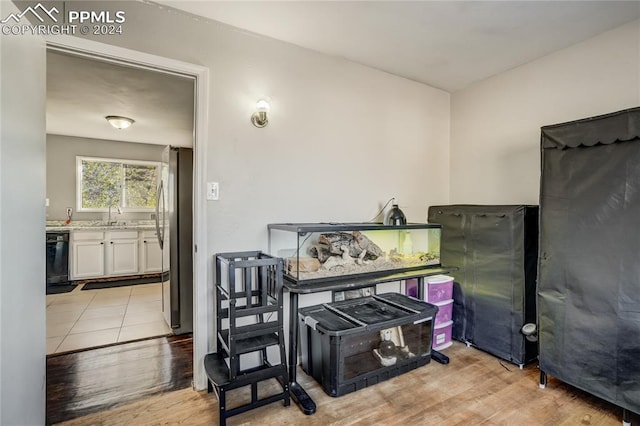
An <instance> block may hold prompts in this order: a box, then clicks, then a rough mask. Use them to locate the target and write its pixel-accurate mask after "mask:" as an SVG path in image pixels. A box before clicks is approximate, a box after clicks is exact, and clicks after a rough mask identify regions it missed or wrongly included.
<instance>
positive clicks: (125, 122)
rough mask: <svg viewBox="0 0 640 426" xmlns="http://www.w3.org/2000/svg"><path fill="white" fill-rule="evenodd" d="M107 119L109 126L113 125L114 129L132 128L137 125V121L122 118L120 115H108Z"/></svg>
mask: <svg viewBox="0 0 640 426" xmlns="http://www.w3.org/2000/svg"><path fill="white" fill-rule="evenodd" d="M105 118H106V119H107V121H108V122H109V124H111V125H112V126H113V127H115V128H116V129H118V130H122V129H126V128H127V127H131V125H132V124H133V123H135V121H134V120H132V119H131V118H129V117H121V116H119V115H107V116H106V117H105Z"/></svg>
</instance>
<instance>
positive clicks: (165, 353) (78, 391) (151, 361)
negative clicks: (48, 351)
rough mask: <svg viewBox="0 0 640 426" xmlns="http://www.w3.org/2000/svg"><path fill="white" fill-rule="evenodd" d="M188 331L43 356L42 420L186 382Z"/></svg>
mask: <svg viewBox="0 0 640 426" xmlns="http://www.w3.org/2000/svg"><path fill="white" fill-rule="evenodd" d="M192 380H193V339H192V335H191V334H188V335H183V336H169V337H160V338H154V339H148V340H142V341H138V342H131V343H125V344H122V345H115V346H109V347H105V348H99V349H93V350H88V351H82V352H75V353H70V354H61V355H54V356H50V357H48V358H47V424H49V425H50V424H54V423H60V422H63V421H65V420H70V419H74V418H77V417H81V416H85V415H87V414H91V413H96V412H99V411H103V410H107V409H109V408H113V407H117V406H120V405H123V404H127V403H131V402H134V401H136V400H139V399H143V398H147V397H149V396H153V395H157V394H161V393H164V392H169V391H175V390H180V389H184V388H189V387H191V383H192Z"/></svg>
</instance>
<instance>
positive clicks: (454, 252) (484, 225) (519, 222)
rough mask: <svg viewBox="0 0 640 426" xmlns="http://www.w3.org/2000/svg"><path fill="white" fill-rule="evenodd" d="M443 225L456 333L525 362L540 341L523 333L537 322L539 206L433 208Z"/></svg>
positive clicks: (443, 257)
mask: <svg viewBox="0 0 640 426" xmlns="http://www.w3.org/2000/svg"><path fill="white" fill-rule="evenodd" d="M428 220H429V222H431V223H439V224H441V225H442V241H441V246H440V258H441V261H442V264H443V265H450V266H453V267H457V268H458V270H457V271H456V272H454V273H452V274H451V275H453V277H454V279H455V282H454V288H453V300H454V304H453V330H452V337H453V338H454V339H456V340H460V341H463V342H466V343H468V344H471V345H473V346H475V347H477V348H479V349H482V350H484V351H487V352H489V353H491V354H493V355H495V356H498V357H500V358H503V359H505V360H508V361H511V362H513V363H515V364H519V365H524V364H526V363H528V362H529V361H532V360H534V359H535V357H536V355H537V350H536V343H535V342H530V341H528V340H527V339H526V338H525V336H524V335H523V334H522V333H521V332H520V330H521V328H522V326H523V325H524V324H526V323H535V322H536V308H535V296H536V267H537V260H538V257H537V256H538V207H537V206H524V205H509V206H504V205H503V206H487V205H449V206H432V207H430V208H429V214H428Z"/></svg>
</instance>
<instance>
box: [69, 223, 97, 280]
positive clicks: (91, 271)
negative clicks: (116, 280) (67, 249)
mask: <svg viewBox="0 0 640 426" xmlns="http://www.w3.org/2000/svg"><path fill="white" fill-rule="evenodd" d="M70 259H71V268H70V270H71V279H74V280H78V279H82V278H95V277H101V276H103V275H104V274H105V269H104V259H105V249H104V232H93V231H88V232H75V231H74V232H72V233H71V256H70Z"/></svg>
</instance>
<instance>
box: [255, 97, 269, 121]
mask: <svg viewBox="0 0 640 426" xmlns="http://www.w3.org/2000/svg"><path fill="white" fill-rule="evenodd" d="M267 112H269V102H267V101H265V100H264V99H260V100H259V101H258V102H256V112H254V113H253V114H251V122H252V123H253V125H254V126H256V127H264V126H266V125H267V124H268V123H269V119H268V118H267Z"/></svg>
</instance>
